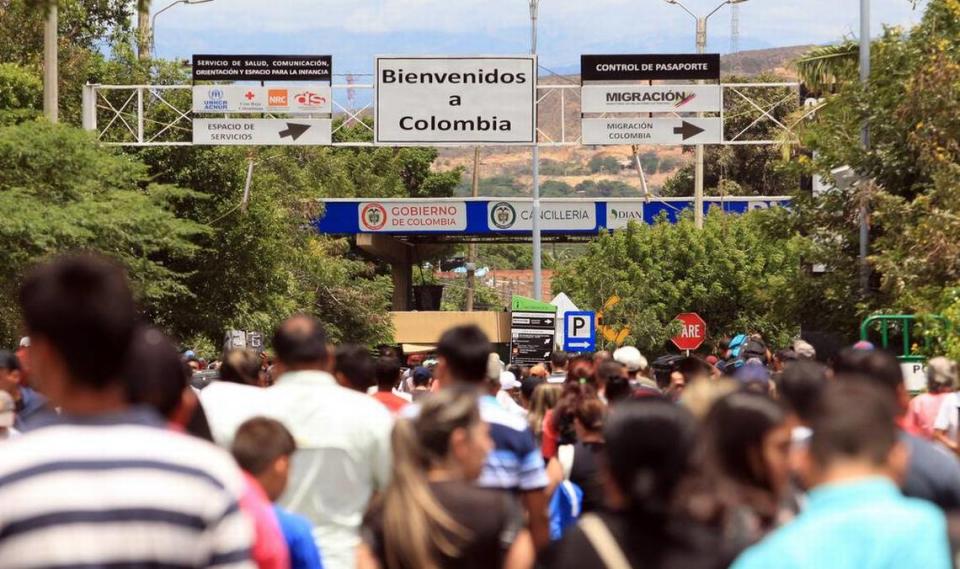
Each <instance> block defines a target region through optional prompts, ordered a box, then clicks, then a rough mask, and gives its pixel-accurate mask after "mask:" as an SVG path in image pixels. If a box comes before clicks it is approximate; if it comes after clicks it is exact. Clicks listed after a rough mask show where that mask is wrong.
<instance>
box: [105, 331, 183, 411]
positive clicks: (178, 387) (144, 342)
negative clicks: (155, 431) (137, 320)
mask: <svg viewBox="0 0 960 569" xmlns="http://www.w3.org/2000/svg"><path fill="white" fill-rule="evenodd" d="M120 375H121V377H122V378H123V381H124V383H125V385H126V388H127V399H128V400H129V402H130V403H131V404H133V405H146V406H148V407H150V408H152V409H153V410H154V411H156V412H157V413H159V414H160V415H161V416H163V417H164V418H167V419H169V418H170V417H171V416H172V415H173V413H174V411H176V410H177V409H178V408H179V406H180V403H181V402H182V401H183V390H184V389H186V387H187V384H188V382H189V381H190V375H191V374H190V368H189V367H187V365H186V363H185V362H184V361H183V360H182V358H181V357H180V354H179V353H177V348H176V347H175V346H174V345H173V343H172V342H171V341H170V340H169V339H168V338H167V337H166V336H164V334H163V332H161V331H160V330H157V329H156V328H153V327H150V326H139V327H137V330H136V331H135V332H134V334H133V341H132V342H131V345H130V351H129V353H128V354H127V358H126V361H125V362H124V367H123V371H122V372H121V374H120Z"/></svg>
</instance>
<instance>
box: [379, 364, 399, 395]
mask: <svg viewBox="0 0 960 569" xmlns="http://www.w3.org/2000/svg"><path fill="white" fill-rule="evenodd" d="M375 373H376V377H377V388H378V389H380V390H385V391H388V390H390V389H393V388H394V387H396V386H397V381H398V380H399V379H400V360H398V359H397V358H392V357H381V358H378V359H377V364H376V370H375Z"/></svg>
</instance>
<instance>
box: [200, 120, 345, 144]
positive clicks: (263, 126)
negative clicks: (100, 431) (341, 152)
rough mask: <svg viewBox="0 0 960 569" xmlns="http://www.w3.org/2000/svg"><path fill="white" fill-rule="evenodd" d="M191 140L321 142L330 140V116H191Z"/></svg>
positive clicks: (254, 142) (260, 142)
mask: <svg viewBox="0 0 960 569" xmlns="http://www.w3.org/2000/svg"><path fill="white" fill-rule="evenodd" d="M193 143H194V144H207V145H225V146H226V145H230V146H243V145H259V146H264V145H277V146H323V145H328V144H330V143H331V131H330V119H193Z"/></svg>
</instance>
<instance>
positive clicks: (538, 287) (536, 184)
mask: <svg viewBox="0 0 960 569" xmlns="http://www.w3.org/2000/svg"><path fill="white" fill-rule="evenodd" d="M539 7H540V0H530V55H533V56H534V57H536V55H537V12H538V10H539ZM539 71H540V67H539V65H537V62H536V59H534V66H533V74H534V77H533V79H534V80H536V78H537V77H536V76H537V74H538V73H539ZM533 98H534V99H536V98H537V92H536V90H534V93H533ZM535 116H536V114H535ZM536 120H537V119H536V118H534V125H533V181H532V185H533V211H532V212H531V214H532V215H533V220H532V221H533V298H534V299H536V300H542V299H543V285H542V282H543V280H542V278H543V275H541V274H540V272H541V254H542V253H541V250H540V249H541V241H540V147H539V146H538V145H537V139H538V138H539V136H538V133H537V124H536Z"/></svg>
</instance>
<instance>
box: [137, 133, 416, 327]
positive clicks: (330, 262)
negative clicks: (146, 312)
mask: <svg viewBox="0 0 960 569" xmlns="http://www.w3.org/2000/svg"><path fill="white" fill-rule="evenodd" d="M141 154H142V156H143V159H144V160H145V161H146V162H147V163H148V164H149V165H150V168H151V171H152V172H153V174H154V176H155V177H156V179H158V180H162V181H165V182H170V183H175V184H177V185H179V186H182V187H188V188H192V189H194V190H195V191H196V192H197V194H195V195H194V196H192V198H191V199H187V200H182V201H181V202H179V203H178V207H177V212H178V213H179V214H180V215H181V216H182V217H185V218H189V219H195V220H199V221H202V222H203V223H204V224H205V225H207V226H209V227H210V229H211V231H210V233H208V234H207V235H205V236H204V237H203V238H202V240H201V242H200V243H199V244H200V246H201V247H202V248H203V251H204V253H203V255H202V256H201V257H199V258H197V259H192V260H187V261H186V262H184V263H183V265H182V266H181V267H180V268H181V270H183V271H184V272H187V273H189V275H190V277H189V279H188V283H189V287H190V290H191V291H192V292H193V295H194V298H189V297H182V298H179V299H177V300H176V302H171V303H169V304H168V305H166V306H164V307H163V311H162V312H157V313H156V314H154V315H153V316H154V318H155V320H157V321H158V322H160V323H162V324H163V325H165V326H166V327H167V328H169V329H171V330H172V331H173V332H174V333H175V334H176V335H177V336H178V337H189V336H191V335H195V334H202V335H204V336H206V337H207V338H210V339H212V340H219V338H221V337H222V334H223V331H224V330H226V329H227V328H238V329H246V330H272V329H273V328H274V327H275V326H276V325H277V324H278V323H279V321H280V320H282V319H283V318H285V317H286V316H289V315H290V314H292V313H295V312H299V311H303V312H308V313H312V314H315V315H316V316H317V317H318V318H320V319H321V320H322V321H323V322H324V324H325V325H326V326H327V328H328V331H329V332H330V334H331V336H332V337H333V338H334V339H336V340H342V341H350V342H360V343H377V342H381V341H389V339H390V336H391V331H390V322H389V319H388V314H387V311H388V309H389V303H390V294H391V287H390V281H389V278H387V277H384V276H380V275H378V274H377V272H376V267H375V266H374V265H373V264H371V263H368V262H364V261H362V260H359V259H357V258H353V257H351V256H350V255H349V252H350V249H349V245H348V244H347V243H346V241H344V240H330V239H326V238H321V237H319V236H317V235H316V234H315V233H314V232H313V231H312V230H311V229H310V227H309V222H310V221H311V220H312V219H313V218H314V217H315V216H317V215H318V214H319V213H320V212H321V210H320V206H319V204H318V201H317V200H318V199H319V198H320V197H323V196H325V195H326V192H327V190H330V189H331V188H336V187H340V186H341V184H344V185H346V186H347V187H348V188H350V187H352V184H353V183H356V182H357V180H356V179H355V178H356V176H361V175H362V176H364V180H365V181H367V182H370V185H369V186H365V187H367V189H368V190H369V189H370V188H389V192H387V196H392V195H398V194H401V193H402V192H403V190H402V187H403V184H402V181H401V177H400V174H399V171H398V170H397V169H396V163H394V162H391V161H390V160H389V159H390V158H392V157H391V155H389V154H387V155H383V157H384V158H385V159H387V164H384V165H380V167H379V168H378V167H377V165H376V164H372V163H370V162H369V160H370V157H369V156H367V155H365V154H363V153H352V152H345V153H341V152H335V151H334V150H333V149H330V148H321V147H317V148H261V149H257V150H256V151H250V150H248V149H243V148H236V147H207V148H202V147H164V148H151V149H149V150H144V151H143V152H142V153H141ZM250 159H252V160H253V162H254V170H253V176H252V178H251V184H250V192H249V198H248V200H247V201H246V202H244V201H243V194H244V186H245V183H246V175H247V168H248V165H249V160H250ZM358 162H359V163H360V164H362V166H359V167H358V169H359V168H364V169H367V170H360V171H356V170H354V171H351V167H352V166H351V165H352V164H356V163H358ZM391 168H392V169H391ZM377 174H380V175H379V176H378V175H377ZM386 178H389V179H390V181H389V182H385V181H384V180H385V179H386ZM384 191H386V190H384Z"/></svg>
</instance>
